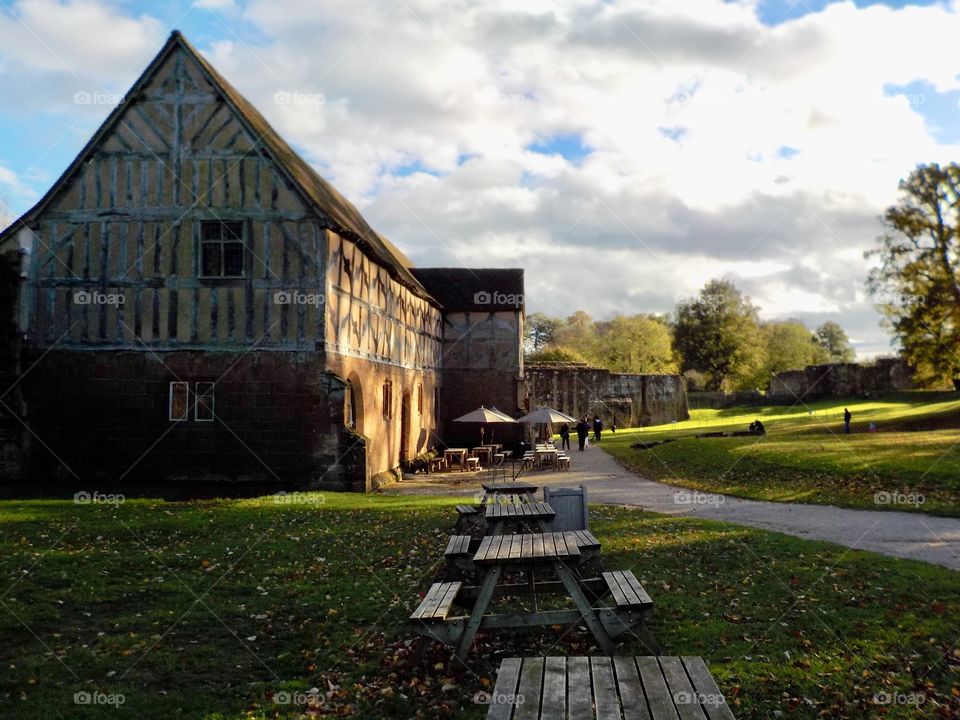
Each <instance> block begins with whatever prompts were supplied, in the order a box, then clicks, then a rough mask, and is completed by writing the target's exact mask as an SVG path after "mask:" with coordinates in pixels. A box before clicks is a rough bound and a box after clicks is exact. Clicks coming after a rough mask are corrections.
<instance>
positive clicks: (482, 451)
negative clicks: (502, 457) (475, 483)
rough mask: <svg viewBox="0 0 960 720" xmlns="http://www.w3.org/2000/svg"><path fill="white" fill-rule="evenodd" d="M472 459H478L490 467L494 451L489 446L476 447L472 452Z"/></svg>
mask: <svg viewBox="0 0 960 720" xmlns="http://www.w3.org/2000/svg"><path fill="white" fill-rule="evenodd" d="M470 455H471V456H472V457H475V458H478V459H480V460H482V461H483V464H484V465H488V466H489V465H490V459H491V458H492V457H493V451H492V450H491V449H490V447H489V446H487V445H480V446H479V447H475V448H473V449H472V450H471V451H470Z"/></svg>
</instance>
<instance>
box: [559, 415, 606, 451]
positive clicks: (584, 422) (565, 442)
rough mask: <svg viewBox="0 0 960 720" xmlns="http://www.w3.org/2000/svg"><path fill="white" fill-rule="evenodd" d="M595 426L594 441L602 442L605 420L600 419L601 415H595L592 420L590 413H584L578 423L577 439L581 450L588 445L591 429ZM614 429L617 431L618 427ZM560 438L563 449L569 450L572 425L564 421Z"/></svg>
mask: <svg viewBox="0 0 960 720" xmlns="http://www.w3.org/2000/svg"><path fill="white" fill-rule="evenodd" d="M591 427H592V428H593V441H594V442H600V435H601V433H602V432H603V420H601V419H600V416H599V415H594V416H593V420H592V421H591V420H590V416H589V415H584V416H583V417H582V418H580V422H578V423H577V428H576V430H577V440H578V441H579V444H580V448H579V449H580V451H581V452H583V449H584V448H585V447H586V446H587V445H588V440H587V438H588V437H589V435H590V429H591ZM611 430H612V431H615V430H616V428H615V427H612V428H611ZM560 440H561V449H562V450H569V449H570V426H569V425H567V424H566V423H564V424H563V425H561V426H560Z"/></svg>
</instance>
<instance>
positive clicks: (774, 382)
mask: <svg viewBox="0 0 960 720" xmlns="http://www.w3.org/2000/svg"><path fill="white" fill-rule="evenodd" d="M914 387H915V386H914V384H913V379H912V373H911V371H910V368H909V367H908V366H907V364H906V363H905V362H904V361H903V360H900V359H897V358H884V359H880V360H877V361H876V363H875V364H874V365H860V364H858V363H836V364H832V365H810V366H808V367H805V368H804V369H803V370H789V371H787V372H782V373H778V374H777V375H774V376H773V378H772V379H771V380H770V386H769V387H768V388H767V402H791V403H792V402H797V401H799V400H807V399H810V398H831V397H837V398H839V397H855V396H858V395H875V394H876V395H879V394H882V393H888V392H896V391H898V390H911V389H913V388H914Z"/></svg>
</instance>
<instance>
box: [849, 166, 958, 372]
mask: <svg viewBox="0 0 960 720" xmlns="http://www.w3.org/2000/svg"><path fill="white" fill-rule="evenodd" d="M900 191H901V197H900V199H899V201H898V202H897V204H896V205H894V206H892V207H890V208H887V211H886V213H884V216H883V222H884V226H885V227H886V231H885V232H884V233H883V234H882V235H881V236H880V237H878V238H877V242H878V243H879V245H880V247H879V248H877V249H875V250H872V251H869V252H868V253H866V255H867V257H877V258H879V260H880V265H879V267H877V268H875V269H874V270H873V271H871V273H870V277H869V279H868V287H869V288H870V291H871V292H872V293H873V295H874V296H875V297H877V298H878V299H879V300H880V305H879V307H880V310H881V311H882V312H883V314H884V316H885V321H886V324H887V325H888V326H889V327H890V328H891V329H892V330H893V333H894V335H895V336H896V337H897V339H898V340H899V341H900V345H901V347H902V348H903V355H904V356H905V357H906V359H907V361H908V362H909V363H910V364H911V365H912V366H913V367H914V369H915V370H916V378H917V380H919V381H921V382H923V381H926V382H928V383H930V384H938V383H944V382H947V381H950V380H954V381H955V382H960V353H958V350H957V348H958V347H960V165H957V164H956V163H950V164H949V165H947V166H945V167H942V168H941V167H940V166H939V165H937V164H932V165H920V166H918V167H917V169H916V170H914V172H912V173H911V174H910V176H909V177H908V178H907V179H906V180H901V181H900Z"/></svg>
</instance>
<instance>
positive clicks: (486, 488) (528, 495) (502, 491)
mask: <svg viewBox="0 0 960 720" xmlns="http://www.w3.org/2000/svg"><path fill="white" fill-rule="evenodd" d="M481 487H483V498H482V499H481V500H480V504H481V505H486V504H487V502H488V501H489V500H491V499H494V500H495V499H497V498H498V497H510V496H515V497H516V498H517V499H519V500H520V501H521V502H531V501H532V500H533V497H532V496H533V495H535V494H536V492H537V490H539V489H540V488H539V487H538V486H536V485H527V484H525V483H518V482H499V483H481Z"/></svg>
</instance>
